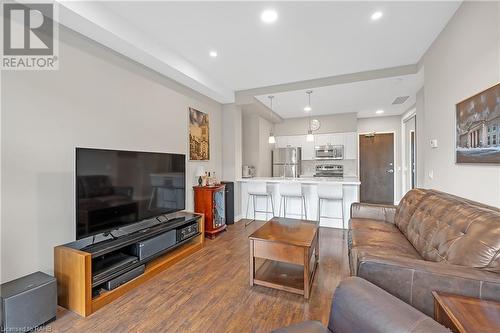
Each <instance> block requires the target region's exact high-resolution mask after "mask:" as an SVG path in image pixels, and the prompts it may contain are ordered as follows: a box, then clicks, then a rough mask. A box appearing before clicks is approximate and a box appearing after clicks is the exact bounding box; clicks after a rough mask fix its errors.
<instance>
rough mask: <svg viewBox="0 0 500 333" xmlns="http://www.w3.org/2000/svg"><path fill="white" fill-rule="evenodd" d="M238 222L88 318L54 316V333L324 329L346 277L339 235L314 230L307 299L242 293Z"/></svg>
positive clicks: (244, 260) (261, 290)
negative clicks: (319, 325) (307, 325)
mask: <svg viewBox="0 0 500 333" xmlns="http://www.w3.org/2000/svg"><path fill="white" fill-rule="evenodd" d="M262 224H263V222H259V221H256V222H254V223H252V224H250V225H249V226H247V227H246V228H245V227H244V221H240V222H237V223H236V224H234V225H230V226H228V231H227V232H225V233H223V234H221V235H220V236H219V237H218V238H216V239H214V240H210V239H207V240H206V242H205V247H204V248H203V249H202V250H201V251H199V252H197V253H195V254H194V255H192V256H191V257H189V258H188V259H185V260H183V261H181V262H179V263H177V264H175V265H174V266H172V267H170V268H169V269H167V270H166V271H165V272H163V273H160V274H159V275H158V276H156V277H154V278H153V279H151V280H150V281H148V282H146V283H144V284H143V285H141V286H139V287H137V288H136V289H134V290H133V291H131V292H129V293H128V294H126V295H124V296H122V297H121V298H119V299H117V300H115V301H114V302H112V303H111V304H109V305H107V306H105V307H104V308H102V309H100V310H98V311H97V312H96V313H94V314H92V315H90V316H89V317H87V318H82V317H79V316H78V315H76V314H74V313H72V312H70V311H67V310H65V309H63V308H59V310H58V314H57V320H56V321H55V322H53V323H51V324H50V328H51V329H52V331H53V332H139V331H140V332H217V333H219V332H269V331H271V330H272V329H275V328H278V327H282V326H286V325H289V324H291V323H295V322H300V321H303V320H308V319H313V320H320V321H322V322H323V323H324V324H326V323H327V322H328V315H329V312H330V302H331V298H332V295H333V291H334V290H335V287H336V286H337V284H338V283H339V281H340V280H341V279H342V278H345V277H347V276H348V262H347V247H346V243H345V240H343V239H342V231H341V230H338V229H329V228H321V230H320V258H319V266H318V271H317V273H316V277H315V279H314V283H313V287H312V291H311V298H310V299H309V300H306V299H304V298H303V297H302V296H300V295H295V294H291V293H287V292H284V291H279V290H274V289H268V288H265V287H260V286H254V287H250V286H249V271H248V256H249V241H248V235H250V234H251V233H252V232H253V231H255V230H256V229H257V228H258V227H260V226H261V225H262Z"/></svg>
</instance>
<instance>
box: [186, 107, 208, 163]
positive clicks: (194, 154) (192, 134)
mask: <svg viewBox="0 0 500 333" xmlns="http://www.w3.org/2000/svg"><path fill="white" fill-rule="evenodd" d="M189 159H190V160H192V161H208V160H209V159H210V130H209V120H208V114H206V113H204V112H201V111H198V110H196V109H193V108H189Z"/></svg>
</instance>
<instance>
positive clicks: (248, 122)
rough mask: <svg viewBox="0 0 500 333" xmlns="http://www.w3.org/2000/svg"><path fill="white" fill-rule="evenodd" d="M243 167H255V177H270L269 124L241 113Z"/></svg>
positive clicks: (262, 119) (248, 113)
mask: <svg viewBox="0 0 500 333" xmlns="http://www.w3.org/2000/svg"><path fill="white" fill-rule="evenodd" d="M242 128H243V130H242V133H243V149H242V154H243V158H242V159H243V165H250V166H254V167H255V176H256V177H270V176H271V149H272V148H273V147H272V145H271V144H269V133H270V132H271V123H270V122H269V121H267V120H266V119H264V118H262V117H260V116H258V115H256V114H253V113H250V112H244V113H243V121H242Z"/></svg>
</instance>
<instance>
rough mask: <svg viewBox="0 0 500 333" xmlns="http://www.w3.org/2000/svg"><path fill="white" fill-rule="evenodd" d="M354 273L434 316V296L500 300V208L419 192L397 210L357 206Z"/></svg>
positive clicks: (352, 257)
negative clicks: (443, 295)
mask: <svg viewBox="0 0 500 333" xmlns="http://www.w3.org/2000/svg"><path fill="white" fill-rule="evenodd" d="M349 262H350V267H351V275H357V276H359V277H362V278H364V279H366V280H368V281H370V282H372V283H373V284H375V285H377V286H379V287H381V288H382V289H384V290H386V291H387V292H389V293H391V294H392V295H394V296H396V297H398V298H400V299H401V300H403V301H404V302H406V303H408V304H410V305H412V306H413V307H415V308H416V309H418V310H420V311H422V312H424V313H425V314H427V315H429V316H433V313H434V303H433V297H432V294H431V292H432V291H433V290H438V291H443V292H449V293H454V294H459V295H465V296H472V297H478V298H482V299H489V300H495V301H500V210H499V209H496V208H494V207H489V206H486V205H483V204H480V203H477V202H473V201H470V200H466V199H463V198H460V197H456V196H453V195H450V194H446V193H442V192H438V191H434V190H423V189H415V190H412V191H410V192H408V193H407V194H406V195H405V197H404V198H403V199H402V200H401V202H400V204H399V205H398V206H397V207H396V206H383V205H372V204H360V203H356V204H353V205H352V207H351V220H350V223H349Z"/></svg>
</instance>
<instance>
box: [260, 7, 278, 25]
mask: <svg viewBox="0 0 500 333" xmlns="http://www.w3.org/2000/svg"><path fill="white" fill-rule="evenodd" d="M260 19H261V20H262V22H264V23H273V22H274V21H276V20H277V19H278V13H277V12H276V11H275V10H274V9H266V10H265V11H263V12H262V14H260Z"/></svg>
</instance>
